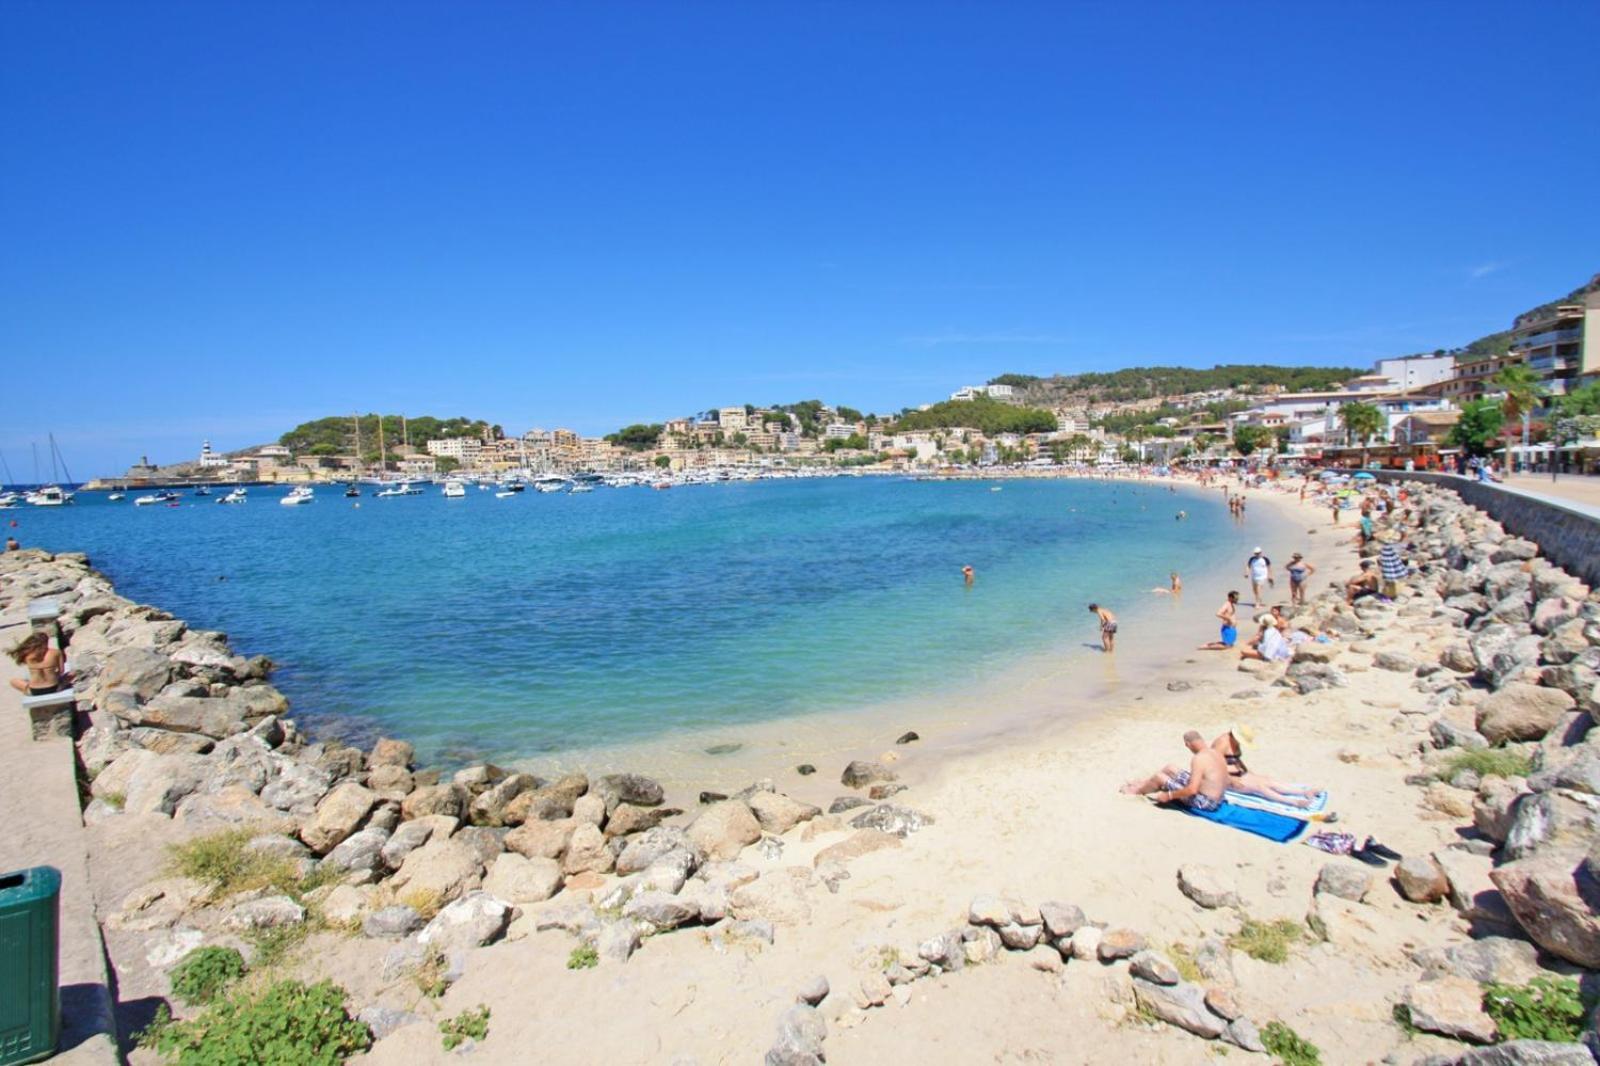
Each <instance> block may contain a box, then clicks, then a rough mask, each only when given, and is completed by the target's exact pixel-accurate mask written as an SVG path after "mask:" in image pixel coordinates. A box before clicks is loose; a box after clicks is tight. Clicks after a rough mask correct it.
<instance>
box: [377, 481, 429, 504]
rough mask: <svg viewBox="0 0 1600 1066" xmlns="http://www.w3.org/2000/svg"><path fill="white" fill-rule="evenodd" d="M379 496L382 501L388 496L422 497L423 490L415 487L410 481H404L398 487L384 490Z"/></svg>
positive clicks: (393, 486)
mask: <svg viewBox="0 0 1600 1066" xmlns="http://www.w3.org/2000/svg"><path fill="white" fill-rule="evenodd" d="M377 495H378V499H380V500H381V499H383V498H384V497H386V496H421V495H422V490H421V489H419V488H416V487H415V486H413V485H412V484H411V482H409V481H402V482H400V483H399V484H398V485H391V486H390V487H389V488H386V489H383V490H382V491H380V492H379V493H378V494H377Z"/></svg>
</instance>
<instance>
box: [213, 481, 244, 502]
mask: <svg viewBox="0 0 1600 1066" xmlns="http://www.w3.org/2000/svg"><path fill="white" fill-rule="evenodd" d="M247 499H249V496H248V495H246V494H245V491H244V486H243V485H240V486H238V487H237V488H235V489H234V490H233V491H232V492H230V493H228V494H227V495H226V496H218V497H217V502H218V503H244V502H245V501H246V500H247Z"/></svg>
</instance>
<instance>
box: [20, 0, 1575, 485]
mask: <svg viewBox="0 0 1600 1066" xmlns="http://www.w3.org/2000/svg"><path fill="white" fill-rule="evenodd" d="M1596 39H1600V4H1596V3H1593V2H1592V0H1583V2H1573V3H1547V4H1532V5H1512V4H1505V3H1498V2H1497V3H1473V2H1466V3H1404V4H1392V3H1365V4H1364V3H1356V4H1321V5H1290V4H1278V3H1221V4H1211V3H1189V2H1185V3H1174V4H1143V5H1138V6H1137V7H1135V6H1134V5H1124V4H1110V3H1106V4H1092V5H1090V4H1060V3H1039V4H1021V3H1001V4H978V3H960V4H941V3H929V2H916V3H864V4H863V3H843V2H840V3H819V2H806V3H777V2H774V3H749V2H741V3H709V2H708V3H698V2H697V3H669V2H652V3H633V4H603V3H588V4H513V3H459V2H443V0H441V2H438V3H434V4H415V3H392V2H386V3H358V2H352V3H337V4H326V3H316V4H312V3H293V2H273V3H213V2H194V3H183V4H177V3H153V2H150V3H145V2H141V3H126V2H122V0H118V2H115V3H99V4H96V3H62V2H59V0H48V2H28V0H10V2H8V3H6V4H4V5H3V6H0V145H3V147H0V350H3V351H4V352H5V355H6V358H7V359H8V361H9V362H10V364H11V366H12V371H11V374H10V375H9V378H10V381H11V383H12V387H11V389H10V390H8V396H7V402H6V413H5V415H4V417H3V418H0V450H3V451H4V454H5V456H6V457H7V459H9V461H10V463H11V465H12V467H13V469H14V470H15V472H16V473H17V474H18V475H19V476H26V473H25V471H26V472H31V465H30V461H29V460H28V459H27V450H28V443H29V442H30V441H33V440H39V441H41V442H42V441H43V439H44V434H45V432H46V431H47V430H53V431H54V432H55V434H56V437H57V439H58V440H59V441H60V442H61V445H62V447H63V449H64V450H65V452H66V454H67V458H68V460H69V462H71V463H72V464H73V473H74V474H75V475H78V476H80V477H82V476H86V475H89V474H96V473H107V472H116V471H120V470H122V469H123V468H124V467H125V466H126V465H127V464H128V463H129V462H130V461H132V460H134V459H136V458H137V457H138V456H139V455H140V454H141V453H146V452H148V453H149V454H150V455H151V457H152V458H155V459H158V460H166V461H170V460H173V459H176V458H183V457H187V456H190V455H192V454H194V453H195V451H196V450H197V448H198V446H199V442H200V440H201V438H202V437H210V438H211V439H212V440H213V441H214V442H216V444H217V445H218V446H219V447H225V448H232V447H240V446H243V445H246V444H250V443H255V442H259V441H261V440H264V439H269V438H273V437H276V435H277V434H278V433H279V432H281V431H282V430H284V429H286V428H288V427H289V426H291V425H293V424H294V423H295V422H298V421H300V420H303V419H305V418H311V417H316V416H320V415H323V414H330V413H342V412H349V411H352V410H355V409H358V408H359V409H361V410H364V411H365V410H376V409H379V408H382V409H385V410H389V411H399V410H404V411H406V412H409V413H416V414H421V413H429V414H438V415H455V414H466V415H472V416H482V417H485V418H488V419H491V420H493V421H497V422H500V423H502V424H504V425H505V426H506V427H507V429H510V430H521V429H525V428H527V427H530V426H533V425H542V426H546V427H550V426H555V425H566V426H570V427H572V428H574V429H578V430H580V431H582V432H606V431H609V430H611V429H614V428H616V427H617V426H618V425H620V424H622V423H626V422H632V421H651V420H659V419H661V418H664V417H668V416H673V415H677V414H680V413H686V412H690V411H694V410H697V409H700V408H704V407H706V406H711V405H717V404H726V403H742V402H746V401H750V402H761V403H765V402H773V401H789V400H794V399H802V398H810V397H820V398H822V399H825V400H828V401H830V402H837V403H847V404H850V405H852V406H856V407H861V408H863V409H868V410H879V411H886V410H892V409H898V408H899V407H901V406H904V405H907V404H915V403H919V402H926V401H928V400H931V399H937V398H941V397H942V395H943V394H945V393H947V392H948V391H950V390H951V389H952V388H954V387H956V386H959V385H961V384H964V383H967V382H975V381H979V380H983V379H986V378H988V377H991V376H993V375H995V374H998V373H1002V372H1005V371H1026V372H1037V373H1049V372H1053V371H1069V372H1070V371H1077V370H1086V369H1114V368H1117V367H1120V366H1126V365H1131V364H1136V363H1154V362H1160V363H1186V364H1196V365H1209V364H1210V363H1212V362H1216V361H1252V362H1283V363H1310V362H1339V363H1354V364H1364V363H1366V362H1368V361H1370V360H1372V359H1373V358H1375V357H1378V356H1381V355H1385V354H1393V353H1403V352H1408V351H1414V350H1418V349H1432V348H1434V347H1437V346H1448V345H1453V344H1458V343H1463V342H1465V341H1467V340H1469V339H1471V338H1473V337H1475V336H1478V335H1480V334H1482V333H1485V332H1488V331H1490V330H1493V329H1497V328H1503V327H1504V326H1505V325H1507V324H1508V323H1509V320H1510V318H1511V317H1512V316H1513V315H1514V314H1515V313H1517V312H1519V311H1521V310H1524V309H1526V308H1527V307H1529V306H1532V305H1534V304H1537V303H1540V302H1542V301H1544V300H1546V299H1549V298H1551V297H1553V296H1557V295H1561V294H1564V293H1565V292H1567V291H1568V290H1570V289H1572V288H1573V287H1575V286H1577V285H1578V284H1580V283H1581V282H1583V281H1585V280H1586V279H1587V278H1588V277H1589V276H1590V275H1591V274H1593V273H1594V272H1595V271H1597V270H1600V210H1597V207H1600V204H1597V202H1596V190H1600V146H1597V144H1600V138H1597V136H1596V129H1597V127H1596V117H1595V110H1594V109H1595V100H1596V99H1597V98H1600V91H1597V90H1600V65H1597V64H1595V63H1593V62H1590V61H1589V59H1590V57H1589V56H1588V55H1587V53H1586V52H1584V50H1583V49H1582V48H1581V47H1579V46H1578V42H1581V41H1588V42H1593V41H1594V40H1596ZM1591 50H1592V49H1591ZM19 467H20V468H23V469H18V468H19Z"/></svg>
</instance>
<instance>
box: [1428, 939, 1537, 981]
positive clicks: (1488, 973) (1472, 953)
mask: <svg viewBox="0 0 1600 1066" xmlns="http://www.w3.org/2000/svg"><path fill="white" fill-rule="evenodd" d="M1411 958H1412V961H1413V962H1415V963H1416V964H1417V965H1418V966H1420V967H1422V976H1423V979H1424V980H1427V979H1431V978H1434V977H1466V978H1469V979H1470V980H1473V981H1477V982H1478V983H1479V984H1485V985H1487V984H1511V985H1524V984H1527V983H1528V982H1529V981H1531V980H1533V979H1534V978H1535V977H1537V976H1539V952H1538V949H1537V948H1535V947H1534V946H1533V945H1532V944H1530V943H1528V942H1527V941H1526V940H1513V939H1511V938H1510V937H1503V936H1490V937H1484V938H1483V939H1482V940H1473V941H1469V942H1468V943H1465V944H1457V945H1455V946H1454V947H1449V948H1427V949H1424V950H1421V951H1417V952H1414V953H1413V954H1412V957H1411Z"/></svg>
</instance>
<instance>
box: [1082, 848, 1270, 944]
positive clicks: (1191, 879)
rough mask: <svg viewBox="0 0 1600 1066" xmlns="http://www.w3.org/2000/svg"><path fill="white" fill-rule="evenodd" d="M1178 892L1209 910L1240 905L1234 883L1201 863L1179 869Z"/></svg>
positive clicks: (1186, 865)
mask: <svg viewBox="0 0 1600 1066" xmlns="http://www.w3.org/2000/svg"><path fill="white" fill-rule="evenodd" d="M1178 891H1180V892H1182V893H1183V894H1184V895H1185V896H1188V897H1189V898H1190V899H1192V900H1193V901H1194V902H1196V903H1198V904H1199V905H1200V906H1202V907H1204V908H1206V909H1207V910H1215V909H1216V908H1218V907H1237V906H1238V905H1239V891H1238V888H1237V887H1236V886H1235V885H1234V883H1233V881H1232V880H1231V879H1228V878H1225V877H1223V876H1222V875H1221V874H1220V873H1218V872H1217V870H1216V869H1215V868H1214V867H1211V866H1206V865H1204V864H1201V863H1186V864H1185V865H1183V866H1180V867H1178ZM1080 924H1081V923H1080ZM1057 935H1059V934H1057Z"/></svg>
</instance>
